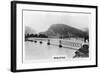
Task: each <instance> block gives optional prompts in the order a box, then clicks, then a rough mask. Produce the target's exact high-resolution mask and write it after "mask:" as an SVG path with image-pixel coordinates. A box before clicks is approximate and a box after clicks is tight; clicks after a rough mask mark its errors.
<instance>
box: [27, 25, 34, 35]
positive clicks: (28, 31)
mask: <svg viewBox="0 0 100 73" xmlns="http://www.w3.org/2000/svg"><path fill="white" fill-rule="evenodd" d="M35 33H36V32H35V30H34V29H32V28H31V27H29V26H25V34H35Z"/></svg>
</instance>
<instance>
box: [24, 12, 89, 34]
mask: <svg viewBox="0 0 100 73" xmlns="http://www.w3.org/2000/svg"><path fill="white" fill-rule="evenodd" d="M23 24H24V25H25V26H29V27H31V28H32V29H33V30H35V31H36V33H39V32H43V31H46V30H47V29H48V28H49V27H50V26H51V25H52V24H66V25H69V26H72V27H75V28H78V29H81V30H84V29H86V28H88V26H89V24H90V14H83V13H67V12H66V13H61V12H43V11H23Z"/></svg>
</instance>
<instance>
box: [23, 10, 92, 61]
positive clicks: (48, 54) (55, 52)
mask: <svg viewBox="0 0 100 73" xmlns="http://www.w3.org/2000/svg"><path fill="white" fill-rule="evenodd" d="M89 24H90V13H79V12H67V11H66V12H59V11H58V12H55V11H35V10H23V25H24V26H25V30H24V31H25V33H24V37H25V39H24V42H25V44H24V46H25V60H43V59H57V60H59V59H66V60H67V59H70V58H73V59H74V58H88V57H89Z"/></svg>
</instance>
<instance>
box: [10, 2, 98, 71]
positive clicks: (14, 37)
mask: <svg viewBox="0 0 100 73" xmlns="http://www.w3.org/2000/svg"><path fill="white" fill-rule="evenodd" d="M17 4H29V5H44V6H59V7H79V8H93V9H95V10H96V12H95V13H96V15H95V16H96V19H95V21H96V23H95V26H96V28H95V29H96V32H95V34H96V35H95V36H96V39H95V41H96V42H95V44H96V46H95V47H96V49H95V50H96V53H95V54H96V55H95V56H96V59H95V64H94V65H84V66H70V67H52V68H38V69H21V70H17V51H16V50H17V48H16V47H17V45H16V44H17ZM97 27H98V7H97V6H91V5H75V4H60V3H45V2H27V1H12V2H11V71H12V72H26V71H42V70H57V69H74V68H89V67H97V66H98V48H97V46H98V43H97V42H98V37H97V35H98V31H97V30H98V29H97Z"/></svg>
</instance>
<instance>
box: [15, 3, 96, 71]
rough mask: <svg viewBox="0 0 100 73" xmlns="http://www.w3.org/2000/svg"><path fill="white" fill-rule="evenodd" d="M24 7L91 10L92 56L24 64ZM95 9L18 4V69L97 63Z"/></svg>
mask: <svg viewBox="0 0 100 73" xmlns="http://www.w3.org/2000/svg"><path fill="white" fill-rule="evenodd" d="M22 9H32V10H53V11H55V10H57V11H66V10H67V11H72V12H79V11H80V12H90V13H91V18H90V21H91V23H90V26H89V31H91V32H89V36H90V37H89V40H90V41H89V42H90V44H89V45H90V49H89V52H90V53H89V55H90V58H86V59H75V60H71V61H66V62H65V61H64V62H41V63H32V64H22V45H23V44H22ZM95 12H96V11H95V9H93V8H78V7H67V6H66V7H59V6H44V5H28V4H17V24H16V25H17V48H16V51H17V58H16V59H17V70H22V69H38V68H52V67H70V66H84V65H95V63H96V62H95V59H96V45H95V43H96V42H95V38H96V37H95V35H96V33H95V32H96V31H95V28H96V21H95V19H96V18H95V15H96V14H95Z"/></svg>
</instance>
